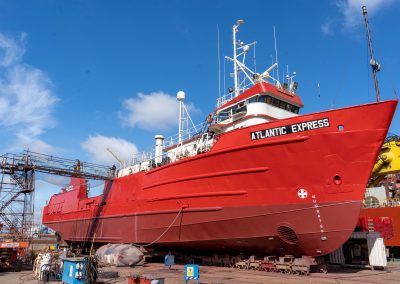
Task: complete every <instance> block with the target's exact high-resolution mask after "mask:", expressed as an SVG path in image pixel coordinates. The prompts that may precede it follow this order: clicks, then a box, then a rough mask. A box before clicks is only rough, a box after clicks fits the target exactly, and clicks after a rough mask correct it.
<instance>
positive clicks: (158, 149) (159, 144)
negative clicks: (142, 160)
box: [154, 135, 164, 165]
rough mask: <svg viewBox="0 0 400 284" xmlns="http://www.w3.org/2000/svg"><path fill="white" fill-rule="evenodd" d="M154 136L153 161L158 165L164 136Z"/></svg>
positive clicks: (160, 161)
mask: <svg viewBox="0 0 400 284" xmlns="http://www.w3.org/2000/svg"><path fill="white" fill-rule="evenodd" d="M154 138H155V139H156V149H155V158H154V162H155V163H156V165H159V164H161V163H162V154H163V146H164V136H162V135H156V136H155V137H154Z"/></svg>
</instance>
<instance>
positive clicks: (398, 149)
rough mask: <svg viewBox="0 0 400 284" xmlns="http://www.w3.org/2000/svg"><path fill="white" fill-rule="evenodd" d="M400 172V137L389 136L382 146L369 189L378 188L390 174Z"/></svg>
mask: <svg viewBox="0 0 400 284" xmlns="http://www.w3.org/2000/svg"><path fill="white" fill-rule="evenodd" d="M399 172H400V137H399V136H395V135H393V136H388V137H387V138H386V140H385V143H384V144H383V145H382V148H381V151H380V153H379V156H378V160H377V161H376V163H375V165H374V167H373V169H372V173H371V178H370V180H369V183H368V187H374V186H377V185H378V184H379V183H380V182H381V181H382V180H383V179H384V178H385V177H386V176H387V175H388V174H396V173H399Z"/></svg>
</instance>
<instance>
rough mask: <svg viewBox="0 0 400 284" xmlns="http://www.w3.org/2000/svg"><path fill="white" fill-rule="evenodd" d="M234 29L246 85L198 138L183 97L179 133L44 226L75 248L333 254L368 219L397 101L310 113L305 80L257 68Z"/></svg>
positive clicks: (62, 204)
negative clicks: (371, 186) (370, 188)
mask: <svg viewBox="0 0 400 284" xmlns="http://www.w3.org/2000/svg"><path fill="white" fill-rule="evenodd" d="M242 24H243V21H241V20H239V21H238V22H237V23H236V24H235V25H233V28H232V34H233V57H232V58H228V57H227V59H228V60H230V61H231V62H232V63H233V78H234V86H233V87H232V88H230V90H229V93H228V94H226V95H224V96H221V97H220V98H219V99H218V100H217V106H216V109H215V111H214V112H213V113H212V114H210V115H209V116H207V118H206V120H205V122H204V123H203V125H202V127H199V128H196V129H194V130H193V129H192V128H190V127H185V126H188V125H189V124H190V121H191V119H190V117H189V116H188V113H187V109H186V107H185V104H184V99H185V94H184V93H183V92H179V93H178V94H177V99H178V101H179V105H180V116H179V132H178V135H177V136H175V137H172V138H168V139H164V137H163V136H162V135H156V136H155V147H154V150H153V151H152V152H151V153H143V154H141V155H140V156H136V157H135V158H133V159H132V160H131V161H129V162H128V163H123V164H122V165H121V167H120V168H119V169H117V170H116V171H115V176H114V178H113V179H112V180H110V181H106V182H105V185H104V190H103V194H101V195H99V196H95V197H88V188H87V183H86V181H85V180H83V179H80V178H72V179H71V184H70V186H69V187H68V188H65V189H64V190H63V191H62V192H60V193H58V194H55V195H53V196H52V197H51V198H50V201H49V202H48V204H47V206H45V207H44V210H43V224H45V225H47V226H49V227H50V228H52V229H53V230H55V231H56V232H57V233H58V234H59V235H60V236H61V238H62V239H63V240H65V241H66V242H68V243H71V242H76V241H79V242H90V241H94V242H96V243H108V242H114V243H134V244H138V245H145V246H154V247H160V248H161V247H164V248H168V249H173V248H179V249H190V250H192V251H193V250H201V251H206V250H209V251H229V252H255V253H260V254H262V253H264V254H274V255H284V254H292V255H295V256H301V255H307V256H318V255H324V254H327V253H329V252H331V251H333V250H335V249H336V248H338V247H339V246H340V245H341V244H342V243H344V242H345V241H346V240H347V239H348V237H349V236H350V234H351V233H352V232H353V229H354V227H355V225H356V223H357V220H358V214H359V210H360V206H361V202H362V200H363V197H364V192H365V188H366V184H367V182H368V178H369V175H370V172H371V168H372V166H373V165H374V162H375V160H376V158H377V155H378V152H379V150H380V147H381V145H382V143H383V141H384V139H385V137H386V134H387V131H388V128H389V126H390V123H391V120H392V117H393V115H394V112H395V108H396V105H397V101H385V102H376V103H369V104H363V105H358V106H351V107H346V108H340V109H332V110H327V111H322V112H315V113H310V114H299V111H300V109H301V108H302V107H303V103H302V100H301V98H300V96H299V95H298V94H297V82H295V81H294V76H292V75H289V74H288V76H287V81H286V82H284V83H281V82H280V81H279V80H278V79H276V78H275V77H274V76H273V70H274V69H275V68H277V65H278V64H277V63H274V64H273V65H272V66H271V67H269V68H267V69H266V70H265V71H264V72H262V73H257V72H255V71H253V70H251V69H250V68H249V67H248V66H246V65H245V58H246V55H247V54H248V52H250V50H251V47H252V45H254V44H255V43H251V44H244V43H243V42H241V41H238V40H237V38H236V37H237V33H238V29H239V26H241V25H242Z"/></svg>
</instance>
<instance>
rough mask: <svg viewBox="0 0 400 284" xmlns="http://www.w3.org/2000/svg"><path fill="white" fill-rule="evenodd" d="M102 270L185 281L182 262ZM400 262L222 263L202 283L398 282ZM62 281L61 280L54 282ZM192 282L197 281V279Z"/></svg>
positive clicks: (27, 274) (2, 279) (5, 276)
mask: <svg viewBox="0 0 400 284" xmlns="http://www.w3.org/2000/svg"><path fill="white" fill-rule="evenodd" d="M101 270H102V271H117V272H118V274H119V277H118V278H113V279H99V283H110V284H112V283H128V280H127V278H128V276H130V275H133V274H140V275H143V276H148V277H150V276H152V277H157V278H165V284H178V283H179V284H181V283H183V266H182V265H176V266H174V270H172V271H168V270H165V269H164V267H163V265H162V264H158V263H151V264H148V265H146V266H144V267H136V268H126V267H120V268H116V267H107V268H102V269H101ZM399 279H400V262H390V263H389V264H388V267H387V269H386V270H384V271H382V270H373V271H372V270H368V269H349V268H340V267H336V268H335V267H330V271H329V272H328V273H327V274H320V273H313V274H311V275H310V276H296V275H287V274H280V273H273V272H261V271H250V270H238V269H233V268H223V267H201V269H200V281H199V283H207V284H211V283H212V284H228V283H244V284H262V283H399ZM0 283H7V284H22V283H27V284H37V283H38V280H37V279H35V278H34V277H33V274H32V271H30V270H26V271H22V272H0ZM51 283H61V282H51ZM189 283H195V282H194V281H192V282H189Z"/></svg>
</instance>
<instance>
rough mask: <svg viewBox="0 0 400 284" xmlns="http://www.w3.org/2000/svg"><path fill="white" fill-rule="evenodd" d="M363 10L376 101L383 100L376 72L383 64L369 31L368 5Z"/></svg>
mask: <svg viewBox="0 0 400 284" xmlns="http://www.w3.org/2000/svg"><path fill="white" fill-rule="evenodd" d="M362 12H363V16H364V22H365V29H366V30H367V39H368V47H369V56H370V61H369V64H370V65H371V67H372V75H373V76H374V85H375V94H376V101H377V102H379V101H380V100H381V97H380V95H379V86H378V77H377V75H376V73H377V72H379V71H381V69H382V66H381V65H380V64H379V62H378V61H377V60H376V59H375V58H374V51H373V50H372V40H371V34H370V32H369V26H368V17H367V7H366V6H362Z"/></svg>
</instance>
